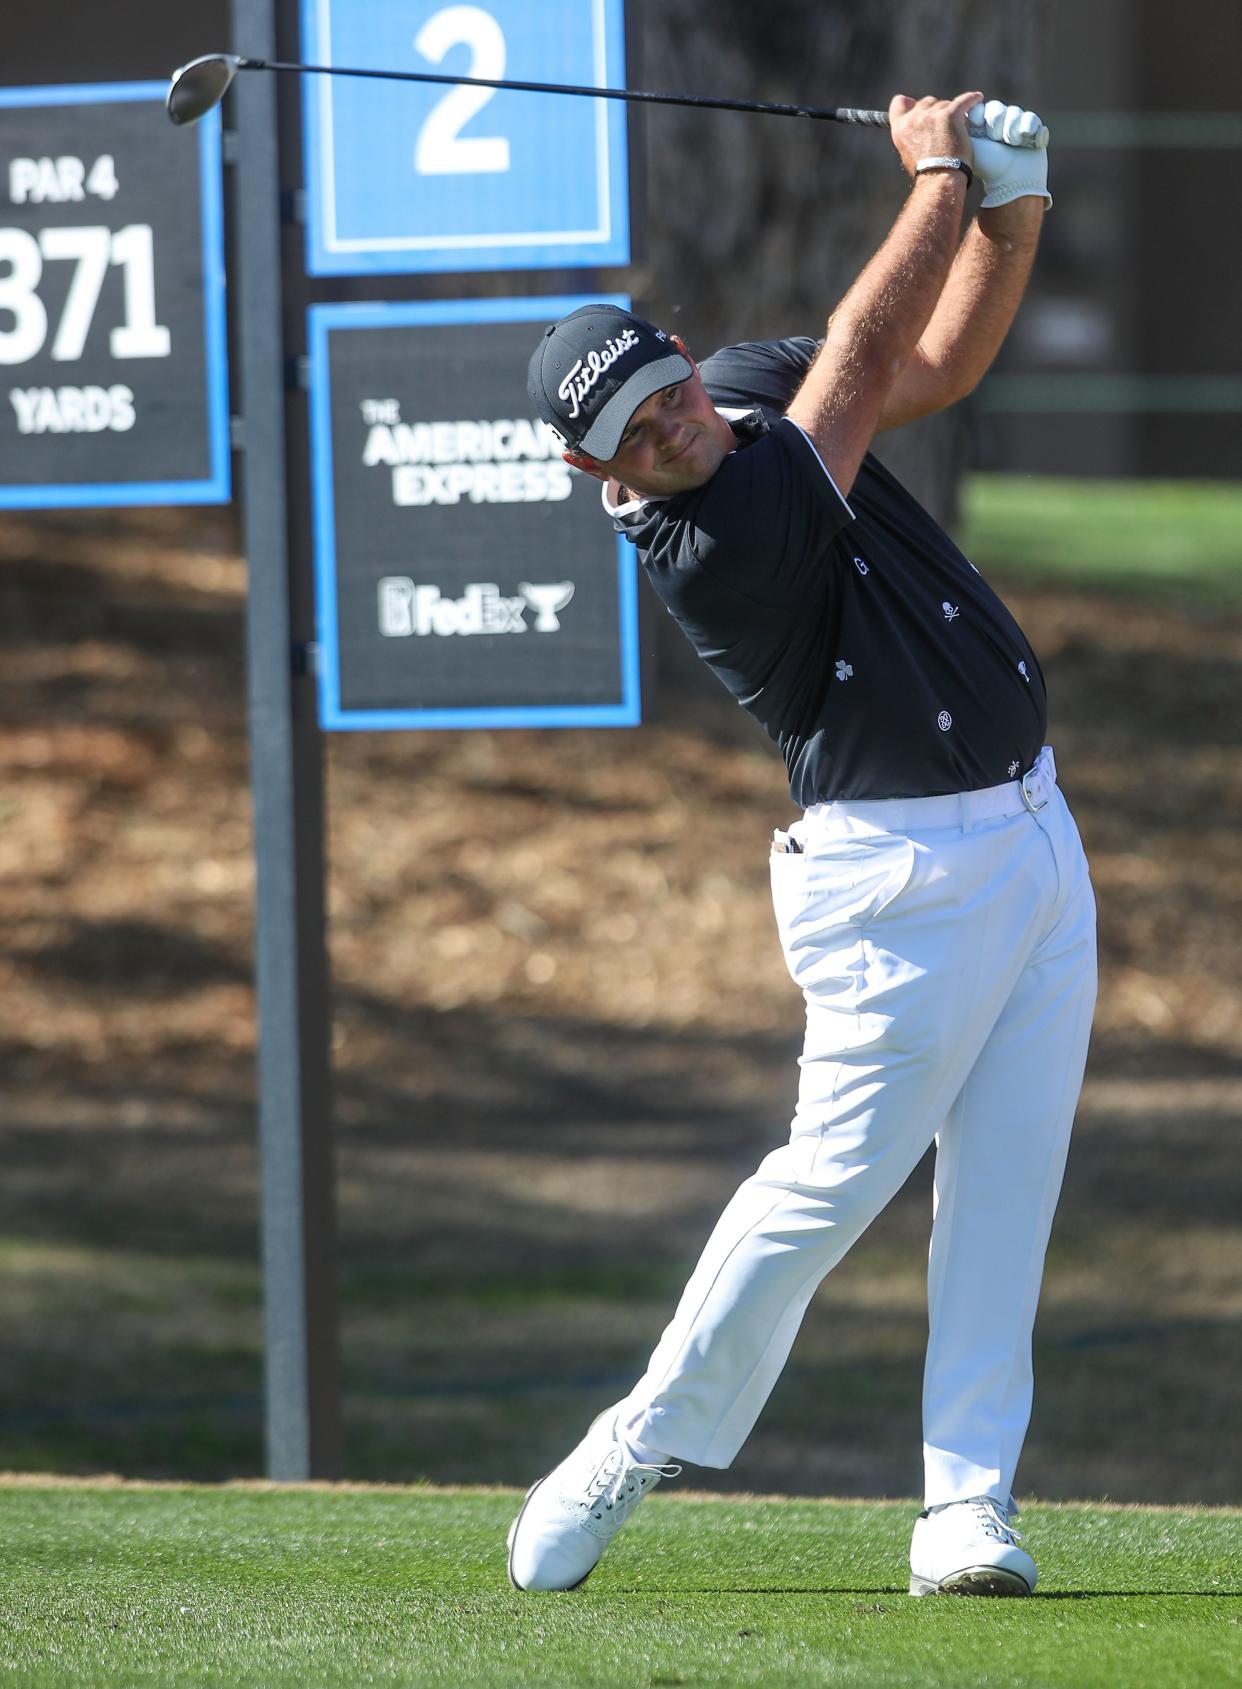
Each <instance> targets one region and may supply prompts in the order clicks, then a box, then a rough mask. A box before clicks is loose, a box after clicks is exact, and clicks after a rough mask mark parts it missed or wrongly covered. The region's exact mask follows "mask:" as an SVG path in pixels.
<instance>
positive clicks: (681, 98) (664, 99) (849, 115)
mask: <svg viewBox="0 0 1242 1689" xmlns="http://www.w3.org/2000/svg"><path fill="white" fill-rule="evenodd" d="M237 68H238V70H285V71H294V72H298V73H300V74H303V75H308V76H369V77H374V78H376V79H377V80H379V81H383V82H432V83H440V84H443V85H445V86H448V87H453V88H511V89H516V90H518V91H520V92H522V93H525V94H579V95H582V96H584V97H586V98H589V99H594V100H627V101H630V102H632V103H636V104H645V105H656V106H701V107H708V108H710V109H711V110H713V111H753V112H762V113H763V114H764V115H765V116H767V117H813V118H817V119H819V120H820V121H822V122H825V123H861V124H867V125H869V126H870V127H872V128H877V129H887V128H888V113H887V112H886V111H860V110H858V109H856V108H855V107H853V106H790V105H772V104H768V103H767V102H764V101H759V100H720V99H713V98H709V97H708V96H706V95H701V94H650V93H644V92H643V91H642V90H641V89H637V88H590V87H575V86H573V85H572V84H569V83H565V82H519V81H516V80H514V79H513V78H508V77H505V78H491V77H486V76H442V75H439V74H438V73H436V72H433V71H421V70H359V69H356V68H354V67H352V66H348V65H303V64H292V63H289V62H287V61H282V60H280V59H247V58H239V59H238V61H237Z"/></svg>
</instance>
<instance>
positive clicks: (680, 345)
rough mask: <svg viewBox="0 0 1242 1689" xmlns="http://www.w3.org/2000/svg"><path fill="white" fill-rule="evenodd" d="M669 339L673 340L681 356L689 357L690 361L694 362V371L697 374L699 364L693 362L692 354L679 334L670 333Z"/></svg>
mask: <svg viewBox="0 0 1242 1689" xmlns="http://www.w3.org/2000/svg"><path fill="white" fill-rule="evenodd" d="M669 339H670V340H671V341H672V342H673V345H674V346H676V348H677V350H678V351H679V352H680V353H681V355H682V357H683V358H689V359H690V362H691V363H692V364H694V373H695V374H696V375H697V374H698V373H699V366H698V365H697V364H695V363H694V356H693V354H692V353H691V351H690V348H689V347H688V346H687V345H686V343H685V341H684V340H683V339H682V338H681V336H680V334H670V335H669Z"/></svg>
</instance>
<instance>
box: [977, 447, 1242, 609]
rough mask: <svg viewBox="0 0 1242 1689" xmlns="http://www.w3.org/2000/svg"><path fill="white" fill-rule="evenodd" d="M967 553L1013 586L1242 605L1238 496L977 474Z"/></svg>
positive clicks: (1201, 488) (1197, 488) (1236, 492)
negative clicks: (1070, 588) (1056, 586)
mask: <svg viewBox="0 0 1242 1689" xmlns="http://www.w3.org/2000/svg"><path fill="white" fill-rule="evenodd" d="M958 538H959V541H960V543H961V545H962V549H963V550H964V551H965V553H966V555H967V557H969V558H970V559H971V561H972V562H973V563H976V564H977V565H978V566H979V568H980V569H982V570H983V572H984V573H985V574H992V573H993V572H995V573H996V574H997V575H1000V576H1003V577H1004V578H1005V579H1007V580H1010V581H1014V582H1016V583H1024V582H1029V583H1030V584H1032V585H1046V584H1064V585H1066V586H1071V585H1072V586H1074V587H1075V588H1077V589H1079V590H1083V589H1085V590H1088V591H1093V590H1094V591H1105V592H1115V591H1120V592H1127V593H1138V594H1142V595H1144V596H1148V597H1151V596H1156V597H1161V598H1166V599H1167V598H1182V599H1189V600H1198V601H1206V602H1207V603H1209V604H1218V603H1219V604H1223V605H1225V606H1227V607H1230V608H1235V609H1236V608H1238V607H1239V606H1242V487H1236V486H1233V485H1230V484H1227V483H1223V482H1195V481H1081V480H1078V481H1070V480H1056V479H1048V478H1043V477H1036V476H1019V475H975V476H971V477H970V478H969V479H968V480H967V482H966V483H965V486H964V487H963V499H962V522H961V524H960V532H959V535H958Z"/></svg>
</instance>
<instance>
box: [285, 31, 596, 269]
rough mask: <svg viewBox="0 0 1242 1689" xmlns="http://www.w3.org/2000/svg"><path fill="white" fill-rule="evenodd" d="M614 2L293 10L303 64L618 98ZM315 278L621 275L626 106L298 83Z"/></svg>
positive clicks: (359, 83)
mask: <svg viewBox="0 0 1242 1689" xmlns="http://www.w3.org/2000/svg"><path fill="white" fill-rule="evenodd" d="M623 10H624V0H483V3H482V4H479V5H474V4H466V5H458V4H447V5H446V4H445V3H444V0H302V37H303V40H302V45H303V52H304V54H305V57H306V58H307V59H308V60H309V61H310V62H311V63H312V64H340V65H358V66H362V67H371V66H374V67H377V68H382V69H385V70H398V69H408V70H422V71H430V72H433V73H435V74H437V75H452V74H454V73H459V74H461V75H462V76H477V77H486V78H489V79H491V78H495V79H499V78H502V77H512V78H515V79H517V80H519V81H529V82H572V83H579V84H592V85H595V86H598V87H619V86H624V80H625V43H624V31H623ZM303 99H304V115H305V124H304V127H305V134H306V187H307V268H308V269H309V270H310V272H311V273H312V274H313V275H358V274H364V273H371V274H375V273H385V274H390V273H394V272H406V271H458V270H499V269H504V270H512V269H533V268H562V267H565V266H570V265H575V264H581V265H590V266H598V265H603V264H624V263H627V262H628V261H629V218H628V194H627V181H626V125H625V107H624V105H623V104H621V102H620V101H616V100H591V99H583V98H578V97H573V96H569V95H564V94H527V93H519V92H516V91H514V90H510V89H490V88H465V87H458V88H451V87H446V86H443V85H440V84H422V83H411V82H405V83H403V82H375V81H370V80H366V79H363V78H354V77H344V76H308V77H306V78H305V79H304V84H303Z"/></svg>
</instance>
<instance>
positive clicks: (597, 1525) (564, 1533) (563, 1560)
mask: <svg viewBox="0 0 1242 1689" xmlns="http://www.w3.org/2000/svg"><path fill="white" fill-rule="evenodd" d="M616 1422H617V1410H616V1408H609V1409H608V1411H607V1412H606V1413H602V1414H601V1415H600V1416H599V1418H598V1419H597V1420H596V1421H595V1422H594V1424H593V1425H592V1426H591V1429H590V1430H589V1431H588V1432H587V1434H586V1436H585V1437H584V1438H583V1439H582V1441H581V1442H580V1443H579V1444H578V1446H577V1448H576V1449H574V1451H573V1453H572V1454H570V1455H568V1456H567V1457H566V1458H565V1459H564V1460H563V1461H562V1462H561V1464H560V1465H559V1466H556V1467H554V1468H553V1469H552V1471H551V1472H549V1473H548V1475H547V1477H546V1478H541V1479H540V1480H539V1482H538V1483H537V1484H532V1485H531V1487H530V1489H529V1490H528V1491H527V1492H526V1500H525V1502H523V1504H522V1511H521V1512H520V1513H519V1514H518V1516H517V1518H516V1519H515V1520H514V1521H513V1524H512V1525H511V1527H510V1529H509V1582H510V1583H511V1584H512V1585H513V1587H514V1589H577V1587H578V1585H579V1584H580V1583H585V1581H586V1580H587V1578H588V1577H590V1575H591V1573H592V1572H593V1571H594V1570H595V1567H596V1566H597V1565H598V1563H599V1560H600V1556H601V1555H602V1554H603V1552H604V1550H605V1549H606V1548H607V1547H608V1544H609V1543H610V1542H611V1541H612V1539H613V1537H615V1536H616V1534H617V1532H618V1531H619V1530H620V1529H621V1527H622V1525H624V1523H625V1521H626V1520H627V1519H628V1518H630V1517H631V1515H632V1514H633V1512H634V1509H635V1508H636V1507H637V1506H638V1504H639V1502H640V1501H642V1499H643V1497H644V1496H647V1495H650V1494H651V1491H652V1490H653V1489H654V1488H655V1487H656V1485H657V1484H658V1483H659V1482H660V1479H661V1478H675V1477H676V1476H677V1474H678V1473H679V1472H680V1471H681V1467H680V1466H647V1465H644V1464H642V1463H641V1462H639V1461H636V1460H635V1459H634V1457H633V1455H632V1454H631V1453H630V1451H629V1449H628V1448H627V1447H626V1446H625V1444H624V1443H623V1442H622V1441H621V1440H620V1438H619V1437H618V1436H617V1430H616Z"/></svg>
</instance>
